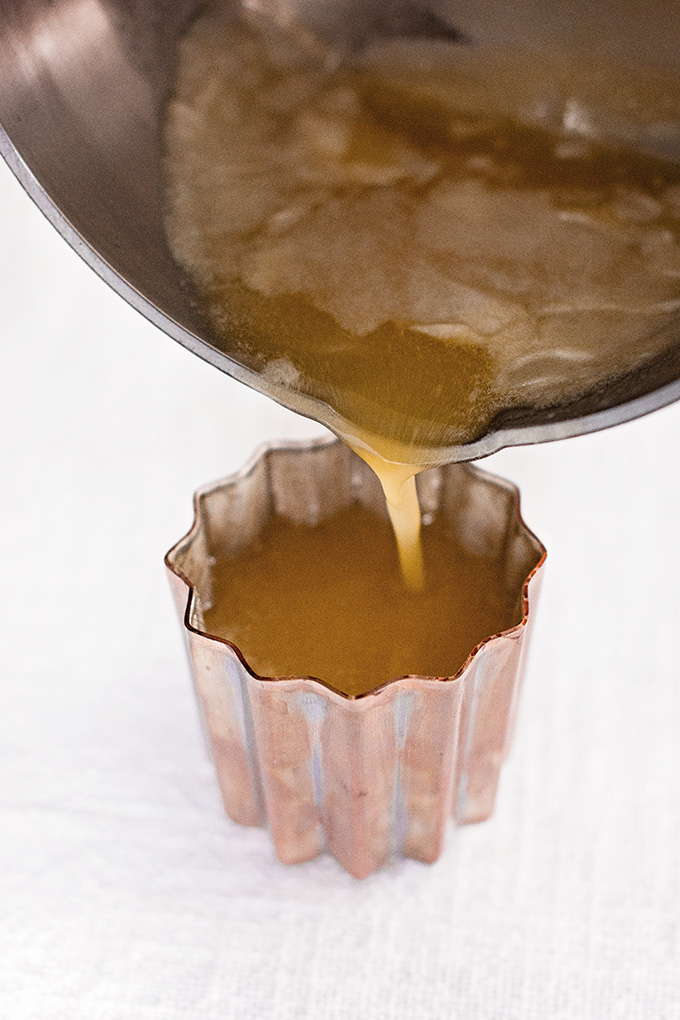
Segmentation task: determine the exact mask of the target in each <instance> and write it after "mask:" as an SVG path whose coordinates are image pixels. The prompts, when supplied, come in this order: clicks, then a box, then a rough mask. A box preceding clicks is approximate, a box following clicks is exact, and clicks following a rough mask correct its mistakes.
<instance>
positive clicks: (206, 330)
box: [0, 0, 680, 459]
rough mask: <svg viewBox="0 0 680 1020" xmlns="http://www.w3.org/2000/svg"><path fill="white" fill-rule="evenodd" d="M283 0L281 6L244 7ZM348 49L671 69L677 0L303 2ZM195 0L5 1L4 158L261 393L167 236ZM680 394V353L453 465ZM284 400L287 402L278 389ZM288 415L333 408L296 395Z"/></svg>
mask: <svg viewBox="0 0 680 1020" xmlns="http://www.w3.org/2000/svg"><path fill="white" fill-rule="evenodd" d="M248 2H249V3H251V4H253V3H256V2H258V3H260V4H266V3H269V4H270V5H272V4H282V3H290V0H248ZM296 2H297V4H298V5H299V9H300V11H301V16H302V17H306V18H308V19H309V20H310V21H311V22H312V23H314V27H315V29H316V30H317V31H321V32H324V31H325V32H326V33H327V34H329V35H333V36H334V37H335V38H336V40H338V41H339V42H340V43H341V45H345V46H347V47H356V46H357V45H360V43H361V39H362V37H366V38H372V37H374V36H375V35H376V34H385V33H387V34H394V33H399V32H407V33H409V34H414V33H415V34H430V35H431V34H438V33H446V32H447V31H451V32H453V33H454V34H458V35H460V36H461V37H463V38H465V39H467V40H470V41H472V42H478V43H484V42H489V41H490V42H503V41H506V40H507V41H510V42H515V43H517V42H528V43H533V42H549V43H550V42H554V43H559V42H564V41H565V40H567V41H571V42H574V41H575V42H577V43H578V42H579V41H583V39H584V38H587V45H588V47H589V48H590V49H591V51H592V49H593V47H597V48H598V49H599V50H601V51H602V52H609V53H611V54H612V55H613V56H615V57H617V58H618V60H619V61H623V63H624V64H625V63H626V62H629V63H630V64H635V63H636V62H644V63H646V64H649V63H652V64H655V63H656V64H660V65H664V66H676V67H678V65H680V0H650V3H649V4H645V5H642V4H640V3H638V2H637V0H561V2H560V3H559V4H558V3H556V2H555V0H510V2H508V0H442V2H439V3H437V0H431V2H429V3H428V5H427V7H425V6H424V4H425V0H296ZM200 6H202V5H201V4H200V2H199V0H2V4H1V5H0V123H1V124H2V127H0V151H1V152H2V154H3V155H4V157H5V159H6V160H7V162H8V163H9V165H10V166H11V168H12V169H13V170H14V172H15V173H16V175H17V176H18V177H19V179H20V180H21V182H22V183H23V185H24V187H25V188H26V190H27V191H28V192H29V194H30V195H31V196H32V198H33V199H34V200H35V201H36V203H37V204H38V205H39V206H40V208H41V209H42V210H43V212H44V213H45V215H46V216H47V217H48V218H49V219H50V220H51V222H52V223H53V224H54V226H55V227H56V228H57V230H59V232H60V233H61V234H62V235H63V236H64V237H65V238H66V239H67V241H68V242H69V243H70V244H71V245H72V246H73V247H74V248H75V249H76V251H78V252H79V254H80V255H81V256H82V257H83V258H84V259H85V261H86V262H87V263H88V264H89V265H90V266H92V268H93V269H94V270H95V271H96V272H97V273H99V275H100V276H101V277H102V278H103V279H104V280H106V281H107V283H109V284H110V285H111V286H112V287H113V288H114V289H115V290H117V291H118V293H119V294H121V295H122V296H123V297H124V298H125V299H126V300H127V301H129V302H130V304H132V305H133V306H134V307H135V308H137V309H138V310H139V311H140V312H142V314H143V315H145V316H146V317H147V318H149V319H150V320H151V321H152V322H154V323H156V325H158V326H160V328H161V329H163V330H164V331H165V332H166V333H168V334H169V335H170V336H172V337H173V338H174V339H175V340H178V341H179V342H180V343H181V344H183V345H184V346H185V347H187V348H189V349H190V350H191V351H193V352H194V353H195V354H198V355H199V356H200V357H202V358H204V359H205V360H206V361H209V362H210V363H211V364H213V365H215V366H216V367H217V368H219V369H221V370H222V371H224V372H227V373H228V374H229V375H232V376H234V377H235V378H237V379H240V380H242V381H243V382H245V383H247V384H248V385H250V386H253V387H255V388H256V389H260V390H262V389H263V382H262V380H261V378H260V376H258V375H257V374H256V373H255V372H253V371H252V370H251V369H249V368H248V367H247V366H244V365H242V364H239V362H238V361H236V360H234V358H233V356H232V357H230V356H228V355H227V354H226V353H225V352H224V350H223V349H221V343H220V340H219V338H218V337H217V336H216V334H215V331H214V330H213V329H212V328H211V326H210V323H209V322H208V321H207V319H206V318H205V316H204V315H203V313H202V312H201V306H200V302H199V301H198V300H197V299H196V295H195V294H194V291H193V288H192V286H191V283H190V282H189V281H188V280H187V279H186V278H185V277H184V276H183V274H182V272H181V271H180V269H179V268H178V267H177V265H176V264H175V262H174V261H173V259H172V256H171V254H170V252H169V250H168V245H167V241H166V238H165V234H164V229H163V215H162V209H163V187H162V160H161V122H162V115H163V109H164V104H165V101H166V99H167V97H168V94H169V91H170V88H171V83H172V80H173V74H174V64H175V53H176V41H177V39H178V37H179V35H180V34H181V33H182V31H183V30H184V28H185V27H186V25H187V23H188V21H189V20H190V19H191V17H192V16H193V15H194V14H195V13H196V11H197V9H198V8H199V7H200ZM678 397H680V317H679V318H678V345H677V347H674V348H673V349H672V350H670V351H669V352H667V353H665V354H664V355H663V356H661V357H658V358H657V359H656V360H654V361H652V362H650V363H649V364H648V365H646V367H645V368H644V369H643V370H642V371H637V372H635V373H632V374H630V375H628V376H625V377H623V378H621V379H619V380H618V381H617V382H616V383H615V384H613V385H611V386H608V387H604V388H602V387H599V388H598V389H597V391H596V392H592V393H590V394H588V395H587V396H585V397H583V398H581V399H579V400H578V401H575V402H572V403H569V404H565V405H564V406H560V407H552V408H547V409H546V408H543V409H539V408H529V409H516V410H513V411H512V412H503V413H502V414H500V415H499V416H498V417H497V418H496V419H495V420H494V421H493V422H492V423H491V426H490V427H489V429H488V430H487V432H486V433H485V434H484V435H483V436H481V437H480V438H478V439H477V440H476V441H475V442H472V443H469V444H467V445H466V446H462V447H459V448H458V450H457V451H455V457H456V459H468V458H473V457H479V456H484V455H486V454H488V453H492V452H494V451H495V450H498V449H500V448H501V447H503V446H510V445H517V444H522V443H536V442H544V441H547V440H554V439H560V438H564V437H567V436H573V435H578V434H581V433H585V432H591V431H594V430H596V429H601V428H605V427H607V426H610V425H615V424H618V423H620V422H623V421H626V420H628V419H631V418H635V417H637V416H639V415H642V414H645V413H647V412H649V411H653V410H655V409H657V408H659V407H661V406H663V405H665V404H668V403H670V402H671V401H673V400H676V399H677V398H678ZM279 399H280V395H279ZM286 402H287V403H289V405H290V406H292V407H293V408H294V409H295V410H297V411H300V412H301V413H303V414H306V415H308V416H310V417H313V418H316V419H318V420H320V421H324V422H326V423H329V422H330V423H331V424H332V414H331V413H330V411H329V409H328V408H327V407H326V406H325V405H323V404H321V403H320V402H318V401H316V400H313V399H312V398H311V397H308V396H305V395H301V394H293V393H291V395H290V399H289V400H286Z"/></svg>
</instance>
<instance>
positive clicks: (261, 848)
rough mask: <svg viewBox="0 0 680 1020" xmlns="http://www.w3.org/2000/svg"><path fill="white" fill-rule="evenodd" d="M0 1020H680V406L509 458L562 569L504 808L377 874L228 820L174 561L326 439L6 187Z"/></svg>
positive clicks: (530, 681)
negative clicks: (167, 331)
mask: <svg viewBox="0 0 680 1020" xmlns="http://www.w3.org/2000/svg"><path fill="white" fill-rule="evenodd" d="M0 215H1V216H2V221H1V222H2V245H1V249H0V260H1V267H2V275H1V277H0V301H1V305H0V322H1V323H2V331H3V337H2V345H1V355H0V357H1V369H0V416H1V419H2V428H1V431H0V437H1V438H0V442H1V444H2V452H1V455H0V465H1V468H0V470H1V490H0V491H1V495H2V498H1V499H0V515H1V523H2V530H1V532H0V534H1V535H2V554H1V556H0V564H1V567H0V577H1V579H2V596H1V603H0V609H1V612H0V630H1V638H2V640H1V646H0V648H1V650H0V654H1V664H0V769H1V780H0V783H1V787H0V828H1V835H0V1016H1V1017H3V1018H7V1020H180V1018H181V1020H185V1018H186V1020H189V1018H191V1020H232V1018H233V1020H259V1018H265V1017H266V1018H276V1020H302V1018H309V1020H355V1018H360V1020H407V1018H408V1020H410V1018H415V1020H453V1018H460V1020H563V1018H564V1020H623V1018H626V1020H633V1018H634V1020H674V1018H678V1017H680V927H679V926H680V739H679V736H678V733H679V730H680V675H679V674H680V666H679V663H678V659H679V656H680V645H679V642H678V639H677V637H676V635H677V633H678V617H679V616H680V612H679V611H680V591H679V587H680V541H679V538H680V477H679V469H678V447H679V444H680V406H676V407H671V408H668V409H666V410H664V411H661V412H658V413H657V414H655V415H653V416H651V417H649V418H647V419H645V420H642V421H639V422H635V423H632V424H629V425H626V426H623V427H620V428H618V429H616V430H613V431H609V432H606V433H602V434H599V435H594V436H589V437H586V438H581V439H575V440H570V441H567V442H563V443H559V444H553V445H548V446H542V447H534V448H530V449H522V450H513V451H505V452H503V453H501V454H499V455H497V456H495V457H493V458H491V460H490V461H488V462H487V466H488V467H490V468H492V469H495V470H497V471H498V472H499V473H501V474H506V475H508V476H509V477H511V478H512V479H513V480H515V481H516V482H518V483H519V484H520V486H521V489H522V493H523V507H524V514H525V518H526V520H527V522H528V523H529V524H530V525H531V526H532V527H533V528H534V529H535V530H536V531H537V533H538V534H539V535H540V536H541V538H542V539H543V540H544V541H545V542H546V544H547V545H548V549H549V564H548V570H547V576H546V579H545V585H544V589H543V593H542V604H541V606H540V609H539V619H538V625H537V628H536V631H535V635H534V637H535V644H534V647H533V650H532V654H531V658H530V664H529V672H528V676H527V681H526V686H525V689H524V693H523V701H522V706H521V710H520V718H519V727H518V732H517V739H516V744H515V747H514V750H513V753H512V755H511V758H510V760H509V761H508V764H507V766H506V770H505V773H504V775H503V779H502V783H501V789H500V796H499V801H498V806H497V811H496V814H495V817H494V818H493V820H492V821H490V822H488V823H485V824H483V825H479V826H474V827H469V828H466V829H461V830H459V831H458V832H457V833H454V832H453V831H451V833H450V837H449V843H448V847H447V850H446V852H445V853H444V856H443V857H442V859H441V860H440V861H439V862H438V863H437V864H435V865H432V866H425V865H422V864H419V863H416V862H414V861H409V860H401V859H399V860H396V861H394V862H393V863H392V864H391V865H390V866H389V867H388V868H387V869H386V870H384V871H382V872H381V873H379V874H377V875H375V876H373V877H372V878H369V879H367V880H366V881H364V882H357V881H355V880H354V879H352V878H350V877H349V876H348V875H346V874H345V873H344V872H343V871H341V869H340V868H339V866H338V865H337V864H336V863H335V861H333V860H332V859H329V858H327V857H323V858H320V859H319V860H317V861H315V862H313V863H310V864H306V865H301V866H298V867H294V868H286V867H284V866H282V865H280V864H279V863H277V861H276V860H275V858H274V854H273V851H272V849H271V846H270V843H269V839H268V836H267V833H266V832H265V831H263V830H258V829H245V828H240V827H239V826H237V825H235V824H233V823H232V822H230V821H229V820H228V819H227V818H225V817H224V815H223V812H222V808H221V805H220V801H219V797H218V792H217V788H216V784H215V780H214V777H213V772H212V768H211V765H210V762H209V760H208V757H207V754H206V751H205V748H204V744H203V740H202V735H201V732H200V729H199V723H198V718H197V713H196V709H195V706H194V700H193V694H192V690H191V687H190V682H189V677H188V672H187V666H186V662H185V659H184V653H183V649H182V645H181V641H180V636H179V631H178V628H177V622H176V620H175V617H174V611H173V607H172V605H171V601H170V596H169V592H168V590H167V588H166V580H165V577H164V571H163V567H162V559H163V555H164V553H165V551H166V549H167V548H168V547H169V546H170V545H171V544H172V543H173V542H174V541H175V540H176V539H177V538H178V537H179V536H180V535H181V534H183V533H184V531H185V530H186V528H187V527H188V525H189V523H190V521H191V494H192V491H193V489H194V488H195V487H196V486H197V485H199V484H201V483H203V482H206V481H208V480H211V479H214V478H217V477H220V476H221V475H223V474H226V473H228V472H230V471H231V470H232V469H234V468H236V467H237V466H239V465H240V464H241V463H242V462H243V461H244V460H245V458H246V457H247V456H248V454H249V453H250V452H251V450H252V449H253V447H254V446H255V445H256V444H257V443H259V442H260V441H261V440H263V439H266V438H274V437H292V436H303V435H304V436H308V435H315V434H318V433H319V432H320V431H321V430H320V428H319V426H317V425H315V424H313V423H310V422H306V421H304V420H303V419H300V418H297V417H296V416H294V415H293V414H291V413H289V412H287V411H284V410H283V409H281V408H279V407H278V406H276V405H274V404H272V403H270V402H268V401H267V400H265V399H264V398H262V397H260V396H258V395H256V394H254V393H252V392H250V391H248V390H247V389H245V387H242V386H240V385H239V384H237V383H235V382H233V381H232V380H230V379H228V378H226V377H225V376H222V375H221V374H220V373H218V372H217V371H215V370H214V369H212V368H210V367H208V366H207V365H205V364H203V363H202V362H200V361H199V360H198V359H197V358H195V357H194V356H193V355H191V354H189V353H187V352H186V351H184V350H183V349H182V348H181V347H179V346H178V345H176V344H174V343H173V342H172V341H171V340H170V339H168V338H167V337H166V336H164V335H162V334H161V333H160V332H159V331H157V330H155V329H154V328H153V327H152V326H150V325H149V324H148V323H146V322H145V321H144V320H143V319H142V318H141V316H139V315H138V314H137V313H136V312H133V311H132V310H131V309H130V308H128V307H127V306H126V305H125V304H124V303H123V301H122V300H121V299H120V298H119V297H117V296H116V295H115V294H113V293H112V292H111V291H110V290H108V288H107V287H106V286H105V285H104V284H103V283H101V282H100V281H99V280H98V279H97V278H96V277H95V275H94V274H93V273H92V272H91V271H90V270H89V269H88V268H86V266H85V265H84V264H82V263H81V262H80V261H79V259H78V257H77V256H76V255H75V254H73V252H71V251H70V249H69V248H68V247H67V246H66V244H65V243H64V242H63V241H62V240H61V239H60V238H59V237H58V236H57V234H56V232H54V231H53V229H52V228H51V227H50V226H49V225H48V224H47V222H46V221H44V220H43V219H42V217H41V215H40V213H38V211H37V210H36V209H34V208H33V206H32V205H31V203H30V201H29V200H28V199H27V198H26V197H25V195H24V194H23V192H22V191H21V189H20V187H19V185H18V184H17V183H16V182H15V181H14V180H13V178H11V176H10V175H9V173H8V171H7V170H5V169H4V167H3V168H2V172H0Z"/></svg>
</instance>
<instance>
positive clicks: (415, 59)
mask: <svg viewBox="0 0 680 1020" xmlns="http://www.w3.org/2000/svg"><path fill="white" fill-rule="evenodd" d="M165 145H166V180H167V229H168V236H169V240H170V244H171V248H172V251H173V253H174V255H175V258H176V259H177V260H178V262H179V263H181V264H182V265H183V266H184V267H185V268H186V269H187V271H188V272H189V273H190V275H191V276H192V277H193V279H194V281H195V282H196V284H197V287H198V290H199V292H200V294H201V295H202V297H203V300H204V301H205V305H206V308H207V309H208V311H209V313H210V315H211V317H212V319H213V322H214V324H215V326H216V328H217V330H218V331H219V333H220V334H221V336H222V346H223V348H224V349H225V350H226V351H227V352H228V353H231V354H232V355H233V356H234V357H235V358H236V359H237V360H239V361H240V362H241V363H243V364H246V365H248V366H250V367H251V368H253V369H255V370H256V371H257V372H259V373H261V377H262V380H263V388H264V389H265V391H267V392H270V393H271V394H272V395H274V396H275V397H278V398H279V399H281V400H282V402H283V403H288V404H289V405H291V406H295V397H296V395H297V394H300V393H304V394H306V395H309V396H312V397H314V398H316V399H317V400H318V401H319V402H320V403H319V404H318V406H319V409H320V413H319V417H320V419H321V420H323V421H325V423H326V424H329V425H330V426H331V427H332V428H333V430H334V431H335V432H336V433H337V434H338V435H339V436H340V437H341V438H343V439H344V440H345V441H347V442H349V443H350V445H352V446H353V447H354V448H355V449H356V450H357V451H358V452H359V453H360V454H361V455H362V456H366V457H367V459H369V462H370V463H371V465H372V466H373V467H374V468H375V469H376V470H377V471H378V473H379V474H380V476H381V480H382V481H383V484H384V487H385V490H386V493H387V496H388V503H389V505H390V508H391V513H392V518H393V522H394V524H395V529H396V531H397V535H398V537H400V548H401V553H402V565H403V567H404V572H405V576H406V577H407V580H408V581H409V583H410V584H411V586H412V587H417V586H418V585H419V584H421V583H422V563H421V561H420V559H419V554H418V540H417V530H418V522H419V515H418V508H417V501H416V496H415V486H414V484H413V480H412V478H411V477H410V476H411V475H412V474H413V472H414V471H416V470H419V469H421V468H422V467H423V466H425V465H427V464H431V463H436V462H441V461H445V460H446V459H447V457H450V453H449V451H450V450H451V449H452V447H455V446H456V445H457V444H461V443H464V442H468V441H471V440H473V439H474V438H475V437H477V436H479V435H481V434H482V433H483V432H484V430H485V429H486V428H487V427H488V425H489V422H490V421H491V420H492V419H493V417H494V415H495V414H496V413H497V412H499V411H501V410H503V409H505V408H512V407H517V406H527V405H529V406H542V407H545V406H551V405H554V404H559V403H564V402H565V401H568V400H572V399H576V398H577V397H579V396H580V395H582V394H583V393H586V392H589V391H592V390H593V388H594V387H597V386H606V384H607V381H608V380H611V379H613V378H616V377H617V376H621V375H622V374H624V373H626V372H629V371H631V370H634V369H635V368H636V367H637V366H640V365H642V364H643V363H644V362H645V361H647V360H648V359H649V358H651V357H652V356H654V355H657V354H658V353H660V352H662V351H663V350H664V349H666V348H668V347H669V346H670V345H672V344H674V343H676V342H677V340H678V319H679V317H680V164H679V163H678V162H677V161H676V160H675V158H674V157H675V156H678V154H680V81H679V80H678V77H677V76H673V75H672V74H670V73H664V72H660V71H654V70H651V69H642V70H637V71H632V70H630V69H627V68H620V67H615V66H608V65H606V64H604V63H603V62H602V60H601V59H594V58H593V59H590V58H588V57H587V56H583V55H580V56H577V55H575V54H572V53H568V52H550V53H543V52H527V51H513V50H504V49H493V48H489V47H475V46H467V45H457V44H453V43H442V42H425V41H418V40H401V41H391V42H383V43H381V44H376V45H375V46H373V47H372V48H371V49H369V50H367V51H365V52H364V53H362V54H361V55H359V56H355V57H354V58H353V59H352V60H351V61H350V60H347V61H339V60H337V59H335V57H334V55H333V54H330V53H328V52H326V51H325V50H324V49H323V47H322V46H321V45H320V44H319V43H318V41H317V40H314V39H312V38H311V37H310V36H309V35H308V34H305V33H304V32H302V31H301V30H300V29H299V27H296V26H295V25H292V26H290V25H289V26H288V27H286V28H282V27H280V26H278V25H276V24H274V23H273V22H271V21H268V20H267V19H263V18H255V17H253V16H246V15H239V16H234V14H233V13H230V14H226V13H224V12H222V11H221V9H220V8H215V9H213V10H211V11H210V12H209V13H207V14H206V15H204V16H202V17H201V18H199V19H198V20H197V21H196V22H195V23H194V24H193V25H192V26H191V28H190V30H189V32H188V33H187V35H186V36H185V37H184V39H183V40H182V42H181V45H180V52H179V63H178V72H177V80H176V87H175V93H174V96H173V98H172V100H171V101H170V103H169V105H168V110H167V117H166V127H165ZM394 463H397V464H398V465H402V466H397V467H390V466H389V465H390V464H394ZM403 465H406V466H405V467H404V466H403ZM409 479H410V480H409Z"/></svg>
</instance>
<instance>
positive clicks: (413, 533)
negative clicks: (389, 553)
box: [354, 448, 425, 591]
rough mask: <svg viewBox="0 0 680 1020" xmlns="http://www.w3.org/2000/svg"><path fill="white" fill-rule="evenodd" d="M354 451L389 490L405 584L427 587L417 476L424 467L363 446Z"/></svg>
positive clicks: (389, 512)
mask: <svg viewBox="0 0 680 1020" xmlns="http://www.w3.org/2000/svg"><path fill="white" fill-rule="evenodd" d="M354 452H355V453H358V454H359V456H360V457H362V458H363V459H364V460H365V461H366V463H367V464H368V466H369V467H370V468H372V469H373V470H374V471H375V473H376V475H377V476H378V480H379V482H380V484H381V486H382V490H383V492H384V493H385V501H386V503H387V512H388V514H389V517H390V521H391V523H392V528H393V530H394V536H395V538H396V540H397V551H398V553H399V565H400V567H401V575H402V577H403V579H404V583H405V584H406V586H407V588H410V589H411V590H412V591H422V589H423V587H424V586H425V566H424V563H423V550H422V545H421V542H420V504H419V502H418V492H417V489H416V475H417V474H418V473H419V472H420V471H422V470H423V468H422V467H414V466H412V465H410V464H395V463H393V462H391V461H388V460H384V459H383V458H382V457H378V456H376V455H375V454H371V453H368V452H367V451H366V450H362V449H361V448H359V449H355V451H354Z"/></svg>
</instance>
